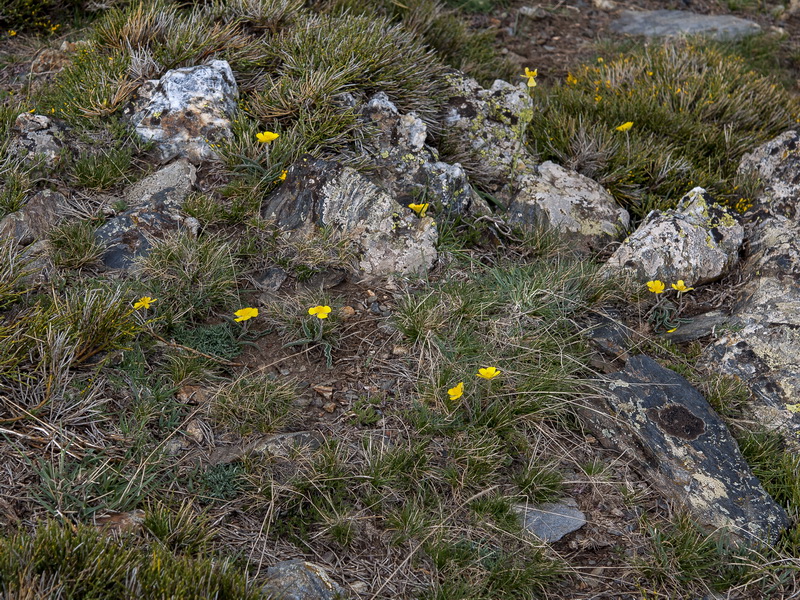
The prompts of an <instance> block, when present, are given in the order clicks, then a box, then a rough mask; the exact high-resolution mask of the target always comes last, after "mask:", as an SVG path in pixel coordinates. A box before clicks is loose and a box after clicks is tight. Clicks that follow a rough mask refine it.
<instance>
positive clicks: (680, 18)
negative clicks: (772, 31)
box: [611, 10, 761, 40]
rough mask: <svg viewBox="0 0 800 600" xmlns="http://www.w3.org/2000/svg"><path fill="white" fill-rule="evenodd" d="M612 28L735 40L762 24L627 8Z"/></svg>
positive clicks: (630, 32)
mask: <svg viewBox="0 0 800 600" xmlns="http://www.w3.org/2000/svg"><path fill="white" fill-rule="evenodd" d="M611 30H612V31H615V32H617V33H624V34H628V35H643V36H646V37H671V36H678V35H703V36H706V37H708V38H711V39H715V40H735V39H740V38H743V37H747V36H748V35H754V34H756V33H759V32H760V31H761V27H760V26H759V25H758V23H754V22H753V21H748V20H747V19H740V18H739V17H734V16H732V15H700V14H697V13H693V12H689V11H685V10H642V11H633V10H626V11H624V12H623V13H622V14H621V15H620V17H619V18H618V19H617V20H616V21H614V22H613V23H611Z"/></svg>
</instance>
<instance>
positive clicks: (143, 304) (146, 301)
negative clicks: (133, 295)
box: [133, 296, 156, 310]
mask: <svg viewBox="0 0 800 600" xmlns="http://www.w3.org/2000/svg"><path fill="white" fill-rule="evenodd" d="M155 301H156V298H151V297H150V296H142V297H141V298H139V300H137V301H136V302H134V303H133V308H135V309H136V310H139V309H140V308H150V305H151V304H152V303H153V302H155Z"/></svg>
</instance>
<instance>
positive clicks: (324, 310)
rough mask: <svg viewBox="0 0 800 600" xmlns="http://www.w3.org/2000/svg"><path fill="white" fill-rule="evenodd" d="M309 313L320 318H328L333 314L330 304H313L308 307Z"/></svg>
mask: <svg viewBox="0 0 800 600" xmlns="http://www.w3.org/2000/svg"><path fill="white" fill-rule="evenodd" d="M308 314H310V315H315V316H316V317H317V318H318V319H327V318H328V315H329V314H331V307H330V306H312V307H311V308H309V309H308Z"/></svg>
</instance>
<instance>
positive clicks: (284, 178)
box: [278, 169, 286, 181]
mask: <svg viewBox="0 0 800 600" xmlns="http://www.w3.org/2000/svg"><path fill="white" fill-rule="evenodd" d="M278 179H280V180H281V181H285V180H286V169H284V170H283V171H281V174H280V175H278Z"/></svg>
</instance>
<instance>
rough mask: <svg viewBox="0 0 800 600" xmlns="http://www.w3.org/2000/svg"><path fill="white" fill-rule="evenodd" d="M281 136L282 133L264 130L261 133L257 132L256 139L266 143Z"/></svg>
mask: <svg viewBox="0 0 800 600" xmlns="http://www.w3.org/2000/svg"><path fill="white" fill-rule="evenodd" d="M279 137H280V135H278V134H277V133H272V132H271V131H262V132H261V133H257V134H256V139H257V140H258V141H259V142H263V143H264V144H269V143H270V142H272V141H274V140H277V139H278V138H279Z"/></svg>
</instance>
